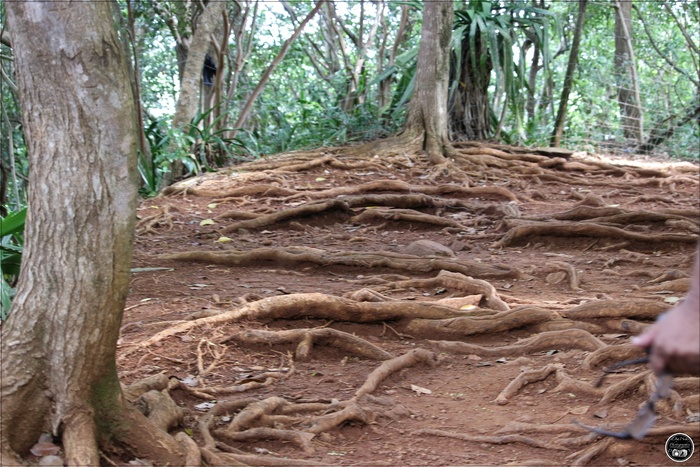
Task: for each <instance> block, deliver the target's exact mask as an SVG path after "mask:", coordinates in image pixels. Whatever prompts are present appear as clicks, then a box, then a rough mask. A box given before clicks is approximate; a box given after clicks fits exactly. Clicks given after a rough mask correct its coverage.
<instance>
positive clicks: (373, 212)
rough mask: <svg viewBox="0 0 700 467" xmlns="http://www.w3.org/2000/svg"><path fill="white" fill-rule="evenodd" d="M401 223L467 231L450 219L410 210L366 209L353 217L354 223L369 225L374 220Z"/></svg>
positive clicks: (463, 226) (465, 227) (464, 226)
mask: <svg viewBox="0 0 700 467" xmlns="http://www.w3.org/2000/svg"><path fill="white" fill-rule="evenodd" d="M377 219H379V220H383V221H403V222H411V223H423V224H429V225H436V226H439V227H452V228H453V229H458V230H467V228H468V227H467V226H466V225H464V224H461V223H459V222H457V221H454V220H452V219H445V218H444V217H440V216H433V215H431V214H425V213H422V212H419V211H414V210H412V209H368V210H365V211H363V212H362V213H361V214H359V215H357V216H355V217H353V221H354V222H358V223H369V222H371V221H374V220H377Z"/></svg>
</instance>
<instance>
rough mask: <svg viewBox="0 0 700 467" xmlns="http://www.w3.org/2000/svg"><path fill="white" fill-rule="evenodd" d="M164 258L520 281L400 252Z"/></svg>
mask: <svg viewBox="0 0 700 467" xmlns="http://www.w3.org/2000/svg"><path fill="white" fill-rule="evenodd" d="M160 258H162V259H170V260H176V261H196V262H203V263H212V264H223V265H227V266H249V265H256V266H260V265H261V264H265V263H273V264H278V265H290V266H291V265H298V264H303V263H311V264H316V265H318V266H323V267H328V266H332V265H343V266H352V267H359V268H367V269H376V268H388V269H397V270H402V271H411V272H430V271H440V270H442V269H444V270H447V271H452V272H459V273H462V274H465V275H468V276H475V277H483V278H487V279H491V278H493V279H505V278H517V277H518V276H519V273H518V271H516V270H514V269H512V268H509V267H506V266H489V265H485V264H481V263H478V262H476V261H468V260H463V259H459V260H457V259H454V260H453V259H448V258H441V257H428V258H426V257H421V256H413V255H407V254H400V253H390V252H382V253H358V252H354V251H338V252H329V251H324V250H320V249H316V248H302V247H293V248H292V247H290V248H284V249H278V248H257V249H255V250H251V251H237V250H227V251H190V252H182V253H175V254H168V255H161V256H160Z"/></svg>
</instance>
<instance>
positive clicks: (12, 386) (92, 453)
mask: <svg viewBox="0 0 700 467" xmlns="http://www.w3.org/2000/svg"><path fill="white" fill-rule="evenodd" d="M5 7H6V9H7V16H8V20H9V25H10V30H11V34H12V43H13V44H14V52H15V64H16V67H17V74H18V78H19V87H20V96H21V101H22V104H23V119H24V130H25V135H26V139H27V144H28V151H29V157H30V163H31V167H32V169H31V172H30V179H29V188H28V193H29V199H28V201H29V211H28V215H27V224H26V231H25V239H26V240H25V245H24V257H23V262H22V269H21V274H20V279H19V285H18V289H17V295H16V297H15V300H14V303H13V306H12V308H11V311H10V316H9V318H8V319H7V321H6V322H5V323H4V324H3V326H2V330H1V331H0V332H1V333H2V334H1V337H2V339H1V342H0V352H1V355H2V363H1V364H0V376H1V378H0V381H1V382H0V402H1V404H0V457H1V458H2V459H3V465H9V464H10V463H12V462H13V460H16V458H17V457H18V456H22V455H26V454H27V451H28V449H29V448H30V447H31V446H32V445H33V444H34V443H35V442H36V441H37V440H38V438H39V435H40V434H41V433H44V432H53V433H54V434H55V435H60V436H62V439H63V448H64V452H65V458H64V462H65V463H66V464H67V465H99V464H100V456H99V453H98V446H101V447H106V444H107V443H109V442H123V443H125V444H127V445H138V444H139V443H141V444H142V445H145V444H146V443H149V442H150V444H151V446H152V447H150V451H149V452H145V454H146V455H151V458H152V459H157V460H158V461H159V462H171V463H173V464H175V463H182V458H181V456H180V454H179V452H178V446H177V444H175V443H174V441H172V442H170V443H169V444H168V440H172V438H171V437H170V436H168V435H167V434H166V435H165V436H162V437H160V436H158V433H157V430H156V429H154V428H155V427H153V426H152V425H151V426H148V423H149V422H148V421H147V419H146V418H145V417H144V416H143V415H141V414H140V413H139V412H136V411H135V409H133V408H132V407H131V406H130V405H128V404H127V403H125V402H124V400H123V396H122V394H121V388H120V385H119V381H118V379H117V372H116V364H115V353H116V341H117V336H118V334H119V326H120V322H121V317H122V311H123V307H124V302H125V299H126V294H127V290H128V280H129V266H130V260H131V251H132V236H133V229H134V219H135V205H136V148H137V128H136V118H135V111H134V101H133V95H132V89H131V86H130V82H129V72H128V66H129V65H128V62H129V59H128V54H127V53H126V50H125V47H124V46H123V44H122V43H120V41H119V38H118V36H117V33H116V30H115V26H114V22H113V19H114V16H113V11H112V5H111V4H110V3H109V2H78V3H60V2H59V3H57V2H46V3H34V2H8V3H6V4H5ZM141 422H143V423H141ZM163 433H164V432H163ZM149 438H150V439H149ZM146 447H147V448H148V446H146ZM158 448H159V449H158ZM142 452H143V451H142ZM156 453H157V455H156ZM161 455H162V456H164V457H161Z"/></svg>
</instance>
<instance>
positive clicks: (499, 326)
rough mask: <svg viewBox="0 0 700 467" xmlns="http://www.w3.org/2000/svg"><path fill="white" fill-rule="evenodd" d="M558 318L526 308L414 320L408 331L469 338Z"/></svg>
mask: <svg viewBox="0 0 700 467" xmlns="http://www.w3.org/2000/svg"><path fill="white" fill-rule="evenodd" d="M556 317H557V315H556V313H555V312H553V311H549V310H545V309H542V308H538V307H533V306H526V307H521V308H516V309H514V310H510V311H504V312H501V313H498V314H496V315H492V316H482V317H478V318H477V317H474V318H466V317H460V318H449V319H413V320H412V321H411V322H409V323H408V325H407V326H406V331H407V332H409V333H411V334H429V335H436V334H438V335H443V336H454V337H457V336H469V335H473V334H486V333H496V332H503V331H508V330H511V329H518V328H522V327H526V326H530V325H533V324H537V323H542V322H544V321H548V320H550V319H554V318H556Z"/></svg>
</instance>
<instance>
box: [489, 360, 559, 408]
mask: <svg viewBox="0 0 700 467" xmlns="http://www.w3.org/2000/svg"><path fill="white" fill-rule="evenodd" d="M561 368H562V365H561V364H558V363H550V364H549V365H547V366H544V367H542V368H540V369H539V370H528V371H523V372H522V373H520V374H519V375H518V376H517V377H516V378H515V379H514V380H513V381H511V382H510V383H509V384H508V386H506V387H505V389H503V390H502V391H501V392H500V393H499V394H498V396H496V399H494V401H495V402H496V403H497V404H498V405H505V404H507V403H508V401H509V400H510V398H512V397H513V396H514V395H515V394H516V393H517V392H518V391H519V390H520V389H521V388H523V387H524V386H527V385H528V384H530V383H534V382H537V381H542V380H543V379H545V378H547V377H548V376H549V375H551V374H552V373H554V372H556V371H557V370H560V369H561Z"/></svg>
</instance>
